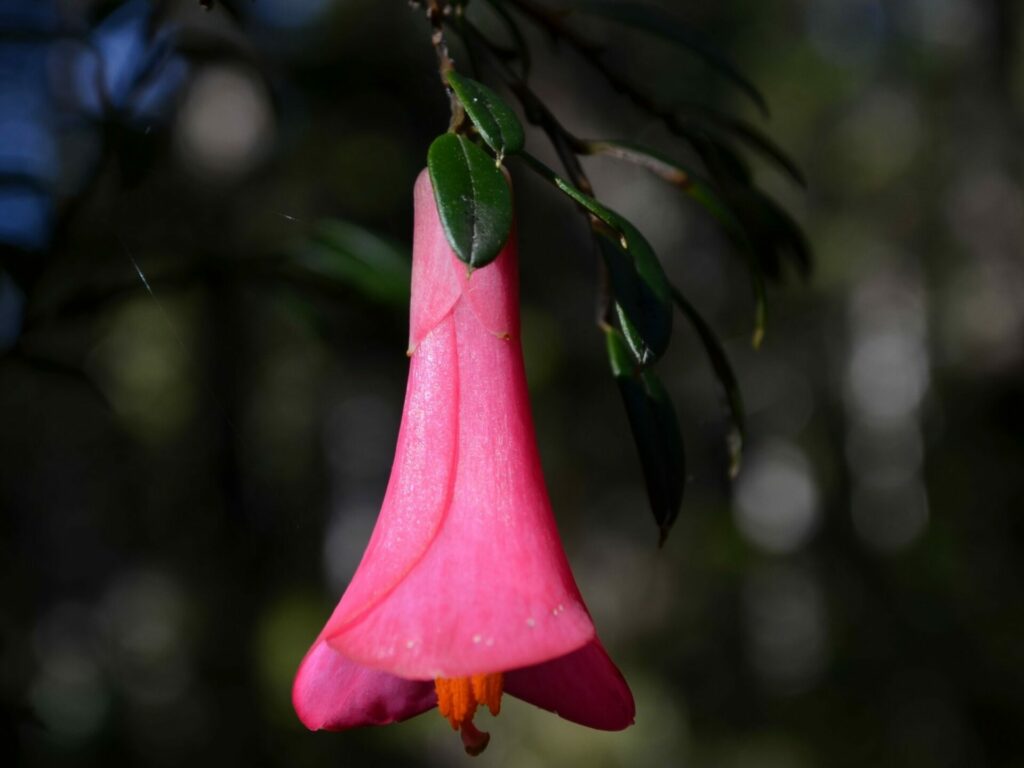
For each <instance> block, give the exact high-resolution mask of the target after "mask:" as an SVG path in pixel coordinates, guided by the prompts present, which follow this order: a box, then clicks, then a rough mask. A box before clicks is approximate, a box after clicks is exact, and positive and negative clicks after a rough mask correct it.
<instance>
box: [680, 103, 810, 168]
mask: <svg viewBox="0 0 1024 768" xmlns="http://www.w3.org/2000/svg"><path fill="white" fill-rule="evenodd" d="M680 113H681V115H682V118H681V120H682V122H683V125H684V127H685V125H686V123H692V124H696V125H698V126H703V127H704V128H709V127H715V128H720V129H722V130H723V131H726V132H728V133H730V134H732V135H733V136H734V137H735V138H737V139H739V140H740V141H742V142H744V143H745V144H747V146H749V147H750V148H751V149H753V150H755V151H756V152H759V153H760V154H761V155H763V156H764V157H766V158H768V159H769V160H771V161H772V162H774V163H775V164H776V165H778V166H779V167H780V168H781V169H782V170H783V171H785V172H786V174H788V175H789V177H790V178H791V179H793V181H795V182H796V183H797V184H799V185H800V186H801V187H806V186H807V179H806V178H805V177H804V174H803V171H801V170H800V166H798V165H797V164H796V162H795V161H794V160H793V159H792V158H791V157H790V156H789V155H787V154H786V153H785V152H784V151H783V150H782V148H781V147H779V145H778V144H776V143H775V142H774V141H772V140H771V139H770V138H768V137H767V136H766V135H765V134H764V133H762V132H761V131H760V130H759V129H758V128H755V127H754V126H753V125H751V124H750V123H748V122H746V121H744V120H740V119H739V118H736V117H733V116H732V115H727V114H724V113H722V112H717V111H715V110H712V109H708V108H706V107H702V106H697V105H687V106H686V107H684V108H681V109H680Z"/></svg>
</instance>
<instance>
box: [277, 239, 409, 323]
mask: <svg viewBox="0 0 1024 768" xmlns="http://www.w3.org/2000/svg"><path fill="white" fill-rule="evenodd" d="M286 266H287V267H288V268H299V269H301V270H303V271H304V272H305V273H307V274H309V275H312V276H314V277H317V278H319V279H321V280H325V281H329V282H331V283H335V284H338V285H343V286H345V287H349V288H353V289H355V290H356V291H358V292H359V293H361V294H363V295H364V296H366V297H367V298H369V299H371V300H373V301H376V302H379V303H382V304H387V305H390V306H396V307H401V306H404V305H405V304H407V303H408V301H409V279H410V269H411V265H410V261H409V254H408V251H407V250H406V249H405V248H402V247H400V246H398V245H396V244H395V243H392V242H390V241H388V240H385V239H383V238H381V237H378V236H377V235H375V234H373V233H372V232H369V231H367V230H365V229H363V228H361V227H357V226H356V225H354V224H350V223H349V222H346V221H339V220H329V221H324V222H322V223H321V224H320V225H319V226H318V227H317V230H316V232H315V233H314V236H313V238H312V240H311V241H310V242H308V243H305V244H303V245H301V246H299V247H297V248H295V249H293V251H292V253H291V259H290V263H289V264H288V265H286Z"/></svg>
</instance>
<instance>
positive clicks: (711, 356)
mask: <svg viewBox="0 0 1024 768" xmlns="http://www.w3.org/2000/svg"><path fill="white" fill-rule="evenodd" d="M672 296H673V298H674V299H675V301H676V306H677V307H679V309H680V311H682V313H683V314H684V315H686V319H687V320H689V321H690V324H691V325H692V326H693V329H694V330H695V331H696V332H697V336H698V338H700V343H701V344H702V345H703V347H704V352H705V354H706V355H707V356H708V362H710V363H711V368H712V370H713V371H714V373H715V378H716V379H717V380H718V383H719V385H720V386H721V387H722V393H723V395H724V396H725V403H726V406H727V408H728V410H729V417H730V419H731V421H732V428H731V430H730V434H729V440H728V448H729V475H730V477H736V475H737V474H738V473H739V471H740V463H741V461H742V458H743V443H744V441H745V440H746V434H747V427H746V412H745V410H744V408H743V394H742V393H741V392H740V386H739V382H738V381H737V380H736V374H735V373H734V372H733V370H732V365H731V364H730V363H729V358H728V356H727V355H726V354H725V350H724V349H723V348H722V343H721V342H720V341H719V340H718V336H716V335H715V332H714V331H713V330H712V328H711V326H710V325H708V322H707V321H706V320H705V319H704V318H703V317H702V316H701V314H700V312H698V311H697V308H696V307H694V306H693V304H691V303H690V302H689V301H688V300H687V299H686V297H685V296H683V294H682V293H681V292H680V291H679V290H678V289H677V288H675V287H673V289H672Z"/></svg>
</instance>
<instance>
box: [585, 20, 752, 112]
mask: <svg viewBox="0 0 1024 768" xmlns="http://www.w3.org/2000/svg"><path fill="white" fill-rule="evenodd" d="M576 8H577V9H578V10H580V11H583V12H584V13H589V14H592V15H594V16H601V17H603V18H606V19H609V20H611V21H615V22H618V23H620V24H624V25H627V26H630V27H633V28H634V29H638V30H640V31H641V32H646V33H647V34H650V35H654V36H655V37H660V38H662V39H663V40H667V41H668V42H670V43H674V44H676V45H679V46H681V47H683V48H686V49H688V50H690V51H691V52H692V53H694V54H696V55H697V56H698V57H699V58H701V59H703V60H704V61H705V63H707V64H708V65H709V66H711V67H712V68H713V69H715V70H717V71H718V72H719V73H720V74H721V75H724V76H725V77H726V78H728V79H729V80H731V81H732V83H733V84H734V85H736V86H737V87H739V88H740V89H741V90H742V91H743V92H744V93H745V94H746V95H747V96H749V97H750V99H751V101H753V102H754V103H755V104H756V105H757V107H758V109H760V110H761V113H762V114H763V115H765V116H767V115H768V103H767V102H766V101H765V98H764V96H763V95H762V94H761V92H760V91H759V90H758V89H757V87H756V86H755V85H754V84H753V83H751V82H750V80H748V79H747V78H746V77H745V76H744V75H743V74H742V73H741V72H740V71H739V69H737V68H736V66H735V65H734V64H733V63H732V61H730V59H729V57H728V56H727V55H726V54H725V53H723V52H722V51H721V49H719V48H718V46H716V45H715V44H714V43H713V42H711V41H710V40H709V39H708V38H707V37H705V36H704V35H703V34H701V32H700V31H699V30H697V29H694V28H693V27H691V26H689V25H687V24H685V23H684V22H683V21H682V20H680V19H679V18H678V17H677V16H674V15H673V14H671V13H667V12H666V11H665V10H664V9H662V8H658V7H656V6H653V5H645V4H642V3H635V2H616V1H615V0H587V1H586V2H583V3H581V4H580V5H578V6H576Z"/></svg>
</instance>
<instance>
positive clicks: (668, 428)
mask: <svg viewBox="0 0 1024 768" xmlns="http://www.w3.org/2000/svg"><path fill="white" fill-rule="evenodd" d="M605 340H606V342H607V348H608V362H609V364H610V366H611V369H612V374H613V375H614V376H615V382H616V384H618V387H619V394H620V395H621V396H622V402H623V404H624V405H625V407H626V416H627V417H628V419H629V427H630V431H631V432H632V433H633V441H634V443H635V444H636V449H637V455H638V456H639V458H640V466H641V469H642V470H643V474H644V483H645V485H646V486H647V499H648V502H649V503H650V506H651V512H652V513H653V514H654V520H655V522H656V523H657V524H658V530H659V531H660V534H661V535H660V540H661V543H664V542H665V539H666V537H667V536H668V532H669V529H670V528H671V527H672V524H673V523H674V522H675V520H676V518H677V517H678V516H679V507H680V505H681V504H682V502H683V492H684V489H685V484H686V456H685V453H684V451H683V438H682V434H681V432H680V430H679V419H678V418H677V417H676V411H675V408H674V407H673V405H672V400H671V398H669V396H668V393H667V392H666V391H665V388H664V387H663V386H662V384H661V381H660V379H659V378H658V377H657V375H656V374H655V373H654V371H651V370H649V369H648V370H638V369H636V368H635V367H634V366H631V365H630V364H629V363H630V355H631V353H630V351H629V350H628V348H627V345H626V340H625V339H624V338H623V337H622V335H621V334H620V333H619V331H618V330H616V329H615V328H609V329H608V330H607V331H606V332H605Z"/></svg>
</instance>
